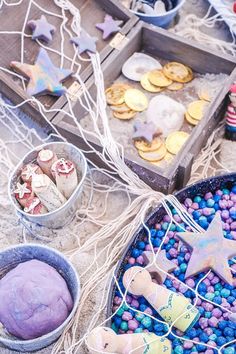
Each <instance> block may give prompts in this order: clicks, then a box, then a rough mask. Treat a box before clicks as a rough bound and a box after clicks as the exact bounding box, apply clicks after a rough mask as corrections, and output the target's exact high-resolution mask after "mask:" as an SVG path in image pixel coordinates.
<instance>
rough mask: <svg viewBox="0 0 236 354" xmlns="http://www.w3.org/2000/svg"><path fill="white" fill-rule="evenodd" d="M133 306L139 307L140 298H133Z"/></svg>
mask: <svg viewBox="0 0 236 354" xmlns="http://www.w3.org/2000/svg"><path fill="white" fill-rule="evenodd" d="M131 306H132V307H135V308H138V307H139V302H138V300H135V299H133V300H132V302H131Z"/></svg>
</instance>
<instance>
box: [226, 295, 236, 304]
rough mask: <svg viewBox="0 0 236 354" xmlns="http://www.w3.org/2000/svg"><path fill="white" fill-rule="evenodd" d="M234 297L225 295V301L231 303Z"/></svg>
mask: <svg viewBox="0 0 236 354" xmlns="http://www.w3.org/2000/svg"><path fill="white" fill-rule="evenodd" d="M234 300H235V298H234V297H233V296H229V297H227V301H228V303H229V304H232V303H233V302H234Z"/></svg>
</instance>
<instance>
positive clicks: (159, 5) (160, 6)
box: [154, 0, 166, 15]
mask: <svg viewBox="0 0 236 354" xmlns="http://www.w3.org/2000/svg"><path fill="white" fill-rule="evenodd" d="M154 13H155V14H156V15H163V14H165V13H166V7H165V3H164V2H163V1H162V0H158V1H157V2H156V3H155V6H154Z"/></svg>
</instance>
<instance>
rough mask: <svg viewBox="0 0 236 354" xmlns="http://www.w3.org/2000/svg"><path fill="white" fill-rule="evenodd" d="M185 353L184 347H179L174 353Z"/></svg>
mask: <svg viewBox="0 0 236 354" xmlns="http://www.w3.org/2000/svg"><path fill="white" fill-rule="evenodd" d="M183 352H184V349H183V347H182V346H181V345H178V346H177V347H175V349H174V353H176V354H183Z"/></svg>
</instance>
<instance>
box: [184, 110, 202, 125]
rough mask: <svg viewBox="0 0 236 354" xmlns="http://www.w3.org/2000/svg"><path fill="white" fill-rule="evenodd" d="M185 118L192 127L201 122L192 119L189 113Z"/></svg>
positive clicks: (186, 113)
mask: <svg viewBox="0 0 236 354" xmlns="http://www.w3.org/2000/svg"><path fill="white" fill-rule="evenodd" d="M185 118H186V120H187V121H188V122H189V123H190V124H192V125H197V124H198V123H199V120H197V119H194V118H192V117H191V116H190V114H189V113H188V112H185Z"/></svg>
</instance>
